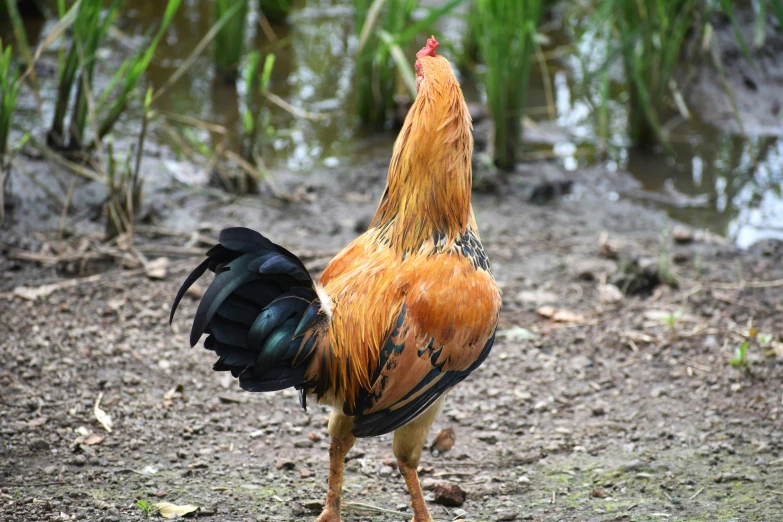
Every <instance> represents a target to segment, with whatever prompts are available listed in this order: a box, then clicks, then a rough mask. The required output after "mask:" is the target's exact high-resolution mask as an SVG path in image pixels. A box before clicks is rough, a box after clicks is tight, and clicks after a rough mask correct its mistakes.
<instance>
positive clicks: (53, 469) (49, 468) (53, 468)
mask: <svg viewBox="0 0 783 522" xmlns="http://www.w3.org/2000/svg"><path fill="white" fill-rule="evenodd" d="M43 472H44V473H45V474H47V475H54V474H55V473H57V466H46V467H45V468H44V469H43Z"/></svg>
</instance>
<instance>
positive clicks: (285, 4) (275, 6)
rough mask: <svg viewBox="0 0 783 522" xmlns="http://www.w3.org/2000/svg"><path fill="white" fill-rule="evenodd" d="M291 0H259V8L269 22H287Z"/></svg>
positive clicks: (291, 4)
mask: <svg viewBox="0 0 783 522" xmlns="http://www.w3.org/2000/svg"><path fill="white" fill-rule="evenodd" d="M292 7H293V3H292V1H291V0H258V8H259V9H260V10H261V12H262V13H263V15H264V16H265V17H266V19H267V20H269V22H271V23H273V24H279V23H283V22H285V20H286V18H287V17H288V13H290V12H291V8H292Z"/></svg>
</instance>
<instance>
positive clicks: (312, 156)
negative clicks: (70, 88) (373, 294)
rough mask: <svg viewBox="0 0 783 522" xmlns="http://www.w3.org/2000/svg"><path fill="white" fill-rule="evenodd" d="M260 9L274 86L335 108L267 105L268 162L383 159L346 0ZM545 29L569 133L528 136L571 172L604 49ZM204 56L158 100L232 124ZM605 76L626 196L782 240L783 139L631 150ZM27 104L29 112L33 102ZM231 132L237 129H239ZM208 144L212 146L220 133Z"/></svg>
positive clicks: (296, 102)
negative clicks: (265, 16) (282, 13)
mask: <svg viewBox="0 0 783 522" xmlns="http://www.w3.org/2000/svg"><path fill="white" fill-rule="evenodd" d="M132 4H134V5H138V7H134V8H132V9H128V10H127V11H126V12H124V13H123V15H122V16H121V18H120V21H119V25H118V26H119V28H120V29H121V31H122V35H120V36H115V37H114V38H112V39H111V43H110V45H109V50H108V51H107V52H106V53H104V54H103V55H102V58H103V59H102V62H101V63H100V64H99V69H100V68H101V67H103V68H104V69H105V70H111V67H112V66H113V60H114V56H120V55H122V56H124V55H126V54H127V52H128V51H127V49H128V47H132V46H133V45H138V43H139V42H141V41H143V40H142V35H143V34H144V33H145V31H147V30H148V28H149V27H150V26H152V25H154V24H155V23H156V21H157V20H158V19H159V18H160V16H161V14H162V12H163V10H164V9H165V3H164V2H133V3H132ZM251 4H254V2H251ZM211 9H212V2H211V1H209V0H185V1H184V2H183V5H182V7H181V8H180V11H179V13H178V14H177V17H176V20H175V22H174V24H173V26H172V29H171V31H170V35H169V37H168V38H167V39H166V40H165V41H163V42H161V45H160V47H159V50H158V53H157V57H156V60H155V61H154V63H153V64H152V65H151V67H150V69H149V71H148V75H147V78H148V81H149V82H150V84H151V85H153V86H160V85H162V84H163V83H164V82H165V81H166V80H167V79H168V78H169V77H170V76H171V74H172V73H173V72H174V71H175V69H176V68H177V67H178V66H179V65H180V64H181V63H182V61H183V59H184V58H185V57H186V56H187V55H188V53H189V52H190V51H191V50H192V49H193V48H194V47H195V46H196V44H197V43H198V41H199V40H200V39H201V37H202V36H203V35H204V34H205V33H206V32H207V31H208V29H209V27H210V25H211V23H212V20H213V16H212V13H211ZM257 18H258V17H257V13H252V14H251V16H250V21H249V23H248V26H249V28H250V30H249V31H248V35H247V39H248V43H249V45H251V46H252V47H253V48H256V49H259V50H261V51H262V54H266V53H268V52H274V53H275V54H276V55H277V62H276V66H275V69H274V74H273V77H272V84H271V85H270V89H271V91H272V92H274V93H276V94H278V95H279V96H281V97H282V98H284V99H285V100H287V101H288V102H289V103H290V104H291V105H293V106H295V107H297V108H300V109H304V110H307V111H310V112H315V113H328V114H331V115H332V117H330V118H328V119H325V120H309V119H302V118H293V117H291V115H290V114H289V113H288V112H286V111H285V110H283V109H280V108H278V107H276V106H273V107H271V109H270V118H271V123H272V126H273V127H274V128H275V132H274V134H273V137H272V138H271V139H270V140H269V145H268V146H267V147H266V148H265V150H263V158H264V161H265V162H266V163H267V166H268V167H270V169H271V170H275V169H281V168H282V169H287V170H292V171H295V172H301V173H302V174H303V175H306V173H307V171H308V170H310V169H313V168H319V167H327V168H333V169H335V172H336V173H337V172H338V168H339V167H341V166H350V165H364V164H367V163H368V162H370V161H373V160H378V159H379V158H383V159H385V158H386V157H388V154H389V150H390V146H391V143H392V141H393V139H394V131H393V130H390V131H387V132H381V133H377V132H370V131H367V130H365V129H362V128H361V126H360V125H359V124H358V123H357V121H356V118H355V115H354V112H353V107H352V103H351V101H352V90H353V82H352V76H353V60H352V53H353V49H354V48H355V44H356V38H355V36H354V31H353V27H352V18H353V16H352V11H351V9H350V8H349V7H347V5H346V2H344V1H337V0H320V1H315V0H298V1H297V2H296V8H295V10H294V12H293V14H292V16H291V17H290V20H289V23H288V24H284V25H276V26H273V27H272V30H273V33H274V36H270V35H268V34H266V33H265V32H264V31H262V30H260V26H259V24H258V23H257ZM48 27H51V23H49V24H48V25H47V27H44V28H43V30H41V28H40V24H39V23H36V22H35V21H31V25H30V30H31V39H33V40H34V38H35V35H36V34H39V33H43V34H45V32H46V31H47V28H48ZM461 28H462V26H461V24H460V23H459V21H456V20H451V21H449V20H445V21H443V22H441V24H440V27H439V30H440V31H441V32H442V33H441V34H443V35H444V41H445V40H448V39H449V38H452V39H456V38H457V37H458V36H459V34H460V32H461V30H462V29H461ZM0 30H2V28H0ZM2 32H3V34H5V33H6V31H5V30H3V31H2ZM123 35H124V36H123ZM550 36H551V37H552V46H551V47H556V46H557V45H562V44H567V43H573V44H574V46H575V49H576V52H575V54H574V55H573V56H571V57H569V58H565V59H561V60H559V61H553V62H552V63H550V67H549V73H550V81H551V82H552V85H553V93H554V107H553V109H554V112H555V114H556V122H557V124H558V125H559V126H560V128H561V129H567V132H565V131H563V132H560V133H559V134H557V133H556V136H555V138H554V139H548V140H545V141H541V142H538V143H536V142H535V136H533V138H532V140H533V141H532V142H531V143H530V145H531V147H532V148H533V149H534V150H536V151H546V152H551V153H553V154H554V155H555V156H557V157H558V161H560V162H561V163H562V165H563V166H564V167H565V168H566V169H571V170H573V169H576V168H581V167H583V166H586V165H588V164H590V163H592V162H595V161H597V160H596V158H595V156H596V155H595V154H594V153H592V152H591V151H593V150H594V148H595V141H596V140H595V136H596V135H597V128H596V123H595V118H594V117H593V116H592V115H591V109H590V106H589V104H588V103H586V101H585V97H580V96H578V95H577V94H576V93H578V92H581V85H580V81H581V72H580V64H579V57H580V56H581V57H582V59H583V61H585V62H586V63H589V62H590V61H591V60H592V62H593V65H595V64H596V63H598V61H600V53H596V52H595V49H596V45H595V42H594V41H592V40H591V37H590V35H588V36H587V37H581V39H579V40H576V41H574V37H573V34H570V33H569V32H568V30H567V28H564V27H560V28H555V29H554V30H553V31H552V32H551V34H550ZM422 38H423V37H422ZM417 43H421V42H417ZM448 52H449V51H448V50H446V53H448ZM593 55H595V56H593ZM210 62H211V60H210V56H209V54H207V55H205V56H202V57H201V58H199V59H198V61H197V62H196V64H194V66H193V67H191V69H190V70H189V71H188V73H187V74H186V75H185V77H184V78H183V79H182V80H180V81H179V82H178V83H177V84H176V85H175V86H174V87H173V88H172V89H171V90H169V91H168V92H167V93H166V95H164V96H163V97H162V98H161V99H160V100H159V101H158V102H157V107H158V108H160V109H161V110H163V111H169V112H172V113H176V114H183V115H188V116H191V117H195V118H199V119H202V120H205V121H211V122H216V123H218V124H220V125H223V126H225V127H226V128H227V129H229V130H230V131H231V132H232V133H234V132H236V131H237V130H238V129H239V127H240V105H241V103H242V101H241V100H242V98H243V97H244V93H243V92H242V90H243V85H242V82H241V81H240V82H237V84H238V86H234V85H226V84H224V83H222V82H220V81H219V80H218V79H216V78H215V75H214V73H213V71H212V68H211V66H210ZM535 75H536V77H535V78H534V81H533V86H532V87H531V92H530V96H529V105H530V106H531V107H533V108H534V110H533V111H532V115H533V118H534V119H542V118H546V115H545V111H542V110H541V109H542V106H545V105H546V97H545V95H544V90H543V87H542V86H543V82H542V81H541V75H540V74H539V72H538V70H535ZM612 76H613V84H612V93H613V95H612V101H611V111H610V117H609V122H608V128H609V133H608V154H607V156H604V158H602V159H601V160H600V161H603V162H605V164H606V166H607V167H608V168H609V169H620V170H625V171H628V172H630V173H631V174H632V175H633V176H634V177H635V178H636V179H637V180H638V181H639V183H640V189H639V190H638V191H632V192H631V193H623V194H621V196H626V197H633V198H636V199H640V200H644V201H650V202H652V203H653V204H655V205H657V206H659V207H661V208H663V209H665V210H666V212H668V213H669V214H670V215H671V216H672V217H674V218H675V219H677V220H680V221H682V222H685V223H687V224H690V225H693V226H695V227H699V228H706V229H709V230H711V231H713V232H716V233H718V234H722V235H725V236H727V237H729V238H731V239H732V240H733V241H735V242H736V243H737V244H738V245H739V246H741V247H747V246H749V245H750V244H752V243H754V242H755V241H758V240H759V239H763V238H768V237H776V238H783V196H781V184H783V141H782V140H781V139H780V138H774V137H760V138H750V139H744V138H740V137H736V136H730V135H727V134H721V133H719V132H717V131H716V130H715V129H712V128H709V127H704V126H701V127H700V126H697V125H679V126H677V127H676V128H675V129H674V131H673V137H674V140H675V142H674V144H673V148H674V150H675V152H676V158H675V159H672V158H669V157H667V156H665V155H662V154H651V153H645V152H639V151H635V150H633V149H629V148H628V147H627V143H626V139H625V136H624V122H625V112H624V108H623V105H622V103H620V101H619V100H620V99H621V98H622V97H623V96H624V93H623V90H622V84H621V83H620V82H619V81H618V80H617V78H616V76H617V75H616V74H614V72H613V73H612ZM42 83H43V86H44V89H43V91H42V92H43V96H44V101H45V102H46V101H47V100H51V99H52V98H53V96H54V90H53V88H54V87H53V79H50V81H47V80H46V78H44V79H43V82H42ZM463 85H464V87H465V90H466V93H467V96H468V97H469V98H473V99H478V98H479V94H478V93H477V92H476V89H475V87H474V83H473V82H472V81H471V80H470V79H469V78H466V79H463ZM51 110H52V108H51V103H45V104H44V121H45V122H48V119H49V117H50V116H49V114H50V113H51ZM26 111H27V113H28V114H31V113H32V112H33V107H28V108H27V109H26ZM23 117H24V116H23ZM131 130H132V129H129V130H128V132H129V134H132V132H131ZM121 131H122V127H120V132H121ZM193 134H194V136H195V139H204V140H209V135H208V134H206V133H203V132H202V133H200V134H199V133H198V132H194V133H193ZM532 134H533V135H535V133H532ZM157 137H158V139H159V140H161V141H163V142H164V143H165V142H166V141H167V140H168V141H170V140H169V139H168V138H167V137H166V135H165V133H163V132H157ZM214 139H217V138H214ZM232 139H234V140H235V139H236V138H235V135H234V137H233V138H232ZM529 139H530V138H529ZM208 146H209V147H215V146H217V141H213V142H212V143H209V145H208ZM585 150H587V151H588V153H587V154H586V155H585V154H584V151H585Z"/></svg>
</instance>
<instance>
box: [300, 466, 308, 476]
mask: <svg viewBox="0 0 783 522" xmlns="http://www.w3.org/2000/svg"><path fill="white" fill-rule="evenodd" d="M299 477H300V478H310V470H309V469H307V468H302V469H300V470H299Z"/></svg>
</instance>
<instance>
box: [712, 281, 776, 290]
mask: <svg viewBox="0 0 783 522" xmlns="http://www.w3.org/2000/svg"><path fill="white" fill-rule="evenodd" d="M709 286H711V287H712V288H719V289H721V290H743V289H745V288H777V287H780V286H783V279H773V280H771V281H743V282H741V283H720V282H718V283H709Z"/></svg>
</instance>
